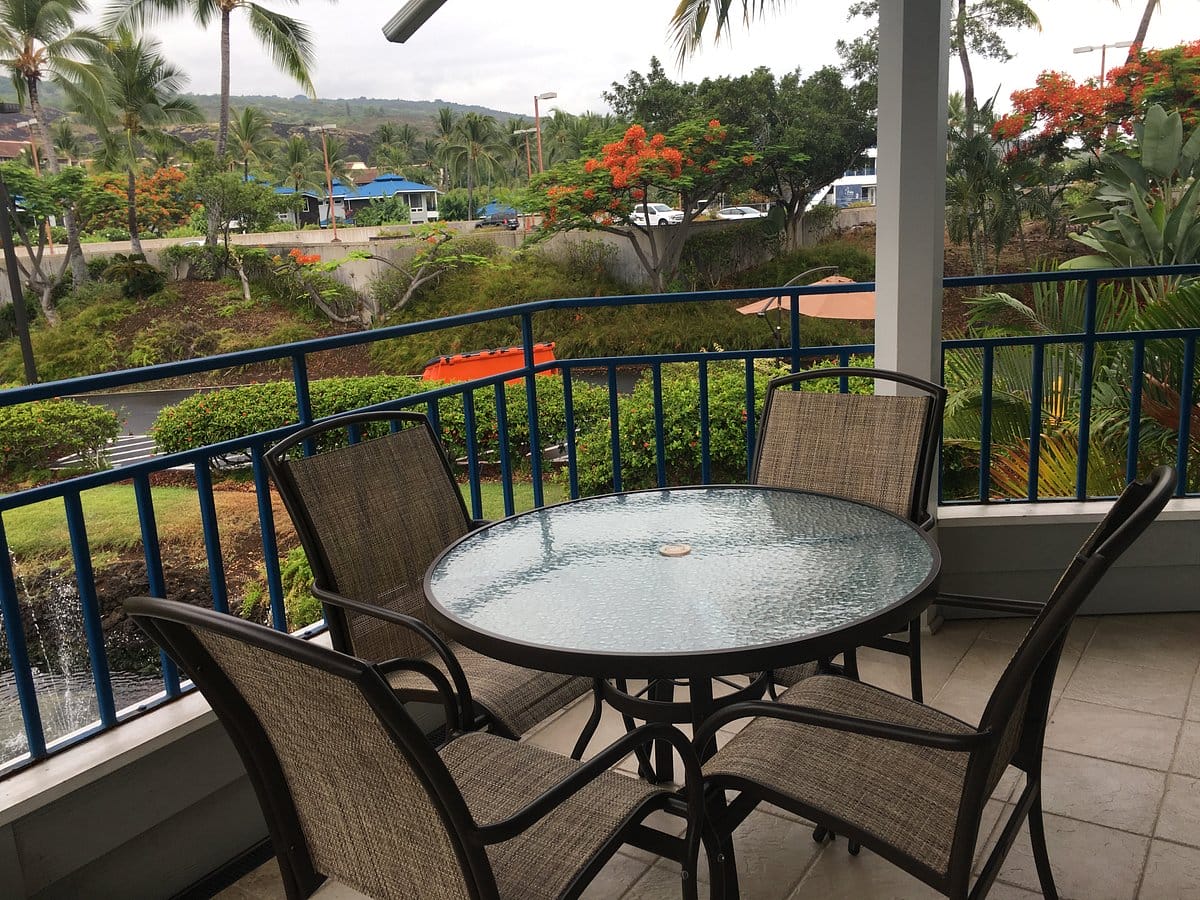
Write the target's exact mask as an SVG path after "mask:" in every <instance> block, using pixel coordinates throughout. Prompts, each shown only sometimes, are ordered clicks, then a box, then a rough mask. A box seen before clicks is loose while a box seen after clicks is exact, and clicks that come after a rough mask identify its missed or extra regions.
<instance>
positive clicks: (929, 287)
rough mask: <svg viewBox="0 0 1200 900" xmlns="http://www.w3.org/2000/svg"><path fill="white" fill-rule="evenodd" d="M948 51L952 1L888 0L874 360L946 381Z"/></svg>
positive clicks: (883, 33) (882, 13) (882, 46)
mask: <svg viewBox="0 0 1200 900" xmlns="http://www.w3.org/2000/svg"><path fill="white" fill-rule="evenodd" d="M949 56H950V0H882V2H881V3H880V4H879V126H878V129H879V130H878V134H879V159H878V163H877V171H878V173H879V187H878V193H877V196H876V202H877V204H878V210H877V213H878V226H877V231H876V236H875V291H876V312H875V363H876V365H877V366H878V367H879V368H881V369H894V370H896V371H900V372H907V373H908V374H911V375H916V376H919V377H921V378H929V379H932V380H933V381H936V382H939V383H940V382H941V380H942V379H941V371H940V365H939V363H940V358H941V340H942V257H943V253H944V242H943V233H944V231H945V221H946V209H945V203H946V94H947V73H948V68H949ZM883 387H884V385H882V384H881V385H880V388H883Z"/></svg>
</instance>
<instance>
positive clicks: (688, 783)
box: [479, 722, 704, 846]
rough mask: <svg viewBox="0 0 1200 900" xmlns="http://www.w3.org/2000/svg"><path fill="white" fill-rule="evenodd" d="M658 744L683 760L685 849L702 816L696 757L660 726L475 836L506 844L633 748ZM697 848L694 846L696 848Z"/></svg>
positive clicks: (603, 754)
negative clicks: (657, 742) (666, 745)
mask: <svg viewBox="0 0 1200 900" xmlns="http://www.w3.org/2000/svg"><path fill="white" fill-rule="evenodd" d="M656 740H662V741H667V742H668V743H670V744H671V745H672V746H673V747H674V748H675V749H676V750H678V751H679V755H680V757H682V759H683V770H684V781H683V785H684V787H683V790H684V795H685V798H686V801H687V810H688V822H689V824H690V825H692V827H691V828H690V829H689V832H690V833H689V846H690V844H691V842H692V841H693V840H694V841H697V842H698V841H699V839H700V827H699V826H700V817H701V816H702V815H703V812H704V792H703V786H702V784H701V774H702V773H701V771H700V757H699V756H697V755H696V749H695V747H694V746H693V745H692V742H691V741H689V740H688V738H687V735H685V734H684V733H683V732H682V731H680V730H679V729H678V728H675V727H674V726H673V725H667V724H665V723H662V722H651V723H649V724H646V725H642V726H640V727H638V728H635V729H633V731H630V732H628V733H627V734H625V735H624V736H623V737H621V738H619V739H618V740H616V741H614V742H613V743H611V744H609V745H608V746H607V747H605V748H604V749H603V750H601V751H600V752H599V753H597V754H596V755H595V756H593V757H592V758H591V759H590V760H588V761H587V762H586V763H584V764H583V765H582V766H580V767H579V768H578V769H576V770H575V771H574V772H572V773H571V774H570V775H568V776H567V777H566V778H564V779H563V780H562V781H560V782H559V783H558V784H556V785H554V787H552V788H550V789H549V790H547V791H546V792H545V793H543V794H542V795H541V796H540V797H538V798H537V799H536V800H534V801H532V802H531V803H529V804H527V805H526V806H524V807H522V808H521V809H519V810H518V811H517V812H515V813H513V814H512V815H511V816H509V817H508V818H507V819H501V820H500V821H499V822H493V823H491V824H490V825H481V826H480V828H479V834H480V836H481V837H482V838H483V842H484V843H485V844H494V843H498V842H500V841H507V840H509V839H510V838H512V837H515V836H516V835H518V834H520V833H521V832H522V831H524V830H525V829H527V828H529V827H530V826H531V825H533V824H535V823H536V822H537V821H538V820H539V819H541V818H543V817H544V816H545V815H546V814H547V813H549V812H552V811H553V810H554V809H555V807H557V806H559V805H561V804H562V803H563V801H565V800H566V799H567V798H568V797H570V796H571V795H572V794H574V793H576V792H577V791H578V790H579V789H580V788H582V787H583V786H584V785H586V784H588V783H589V782H591V781H594V780H595V779H596V778H597V777H598V776H600V775H601V774H603V773H604V772H607V771H608V770H609V769H610V768H612V766H613V765H615V764H616V763H617V762H619V761H620V760H621V759H624V758H625V757H626V756H628V755H629V754H630V753H632V752H633V751H634V750H635V749H636V748H638V747H640V746H642V745H643V744H648V743H649V742H650V741H656ZM697 846H698V844H697Z"/></svg>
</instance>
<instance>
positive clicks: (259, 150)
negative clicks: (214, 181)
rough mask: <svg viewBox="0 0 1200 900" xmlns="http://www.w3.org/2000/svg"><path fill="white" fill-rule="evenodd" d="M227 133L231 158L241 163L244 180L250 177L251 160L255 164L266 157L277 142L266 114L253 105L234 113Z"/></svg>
mask: <svg viewBox="0 0 1200 900" xmlns="http://www.w3.org/2000/svg"><path fill="white" fill-rule="evenodd" d="M229 135H230V138H231V144H232V146H233V159H234V161H236V162H240V163H241V164H242V178H244V179H246V180H249V178H250V162H251V160H253V161H254V162H255V163H256V164H257V163H261V162H263V161H264V160H266V159H268V158H269V157H270V156H271V154H272V153H273V152H274V150H275V147H276V145H278V143H279V139H278V138H277V137H275V132H273V131H272V130H271V120H270V119H269V118H268V117H267V114H266V113H264V112H263V111H262V110H261V109H256V108H255V107H253V106H247V107H246V108H245V109H243V110H242V111H241V112H240V113H235V114H234V116H233V121H232V122H230V125H229Z"/></svg>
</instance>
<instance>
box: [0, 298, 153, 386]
mask: <svg viewBox="0 0 1200 900" xmlns="http://www.w3.org/2000/svg"><path fill="white" fill-rule="evenodd" d="M135 309H136V307H135V305H134V301H132V300H126V299H124V298H122V297H121V296H120V291H119V290H117V289H116V288H115V287H114V286H113V285H110V284H96V285H87V286H86V287H85V288H83V289H82V290H80V291H78V292H77V293H76V294H75V295H73V296H72V297H71V298H68V299H67V300H66V301H64V303H63V304H62V306H61V307H60V311H61V312H62V314H63V321H62V323H61V324H60V325H58V326H57V327H56V328H35V329H33V331H32V332H31V333H30V336H29V337H30V340H31V342H32V344H33V356H34V359H35V360H36V361H37V367H38V375H39V377H40V378H41V379H42V380H43V381H57V380H58V379H60V378H74V377H77V376H80V375H90V374H92V373H95V372H106V371H109V370H112V369H116V368H119V367H120V365H121V364H122V360H121V358H120V354H119V353H118V352H117V341H116V337H115V336H114V335H113V334H112V333H111V331H110V328H111V327H112V326H113V325H114V324H116V323H117V322H119V321H120V320H122V319H124V318H125V317H126V316H128V315H130V314H131V313H133V312H134V311H135ZM23 371H24V369H23V367H22V364H21V351H20V348H19V347H18V346H17V342H16V341H11V342H9V343H8V344H7V345H6V346H5V347H4V348H3V350H2V351H0V381H13V382H16V381H22V380H23V375H22V373H23Z"/></svg>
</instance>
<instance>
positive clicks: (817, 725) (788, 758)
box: [696, 466, 1175, 900]
mask: <svg viewBox="0 0 1200 900" xmlns="http://www.w3.org/2000/svg"><path fill="white" fill-rule="evenodd" d="M1174 486H1175V472H1174V470H1172V469H1171V468H1169V467H1166V466H1164V467H1161V468H1159V469H1156V470H1155V471H1154V472H1153V473H1152V474H1151V475H1150V477H1149V478H1148V479H1147V480H1146V481H1143V482H1134V483H1133V484H1131V485H1129V487H1128V488H1126V489H1125V492H1124V493H1123V494H1122V495H1121V496H1120V497H1119V498H1118V500H1117V502H1116V503H1115V504H1114V505H1113V508H1112V510H1111V511H1110V512H1109V513H1108V515H1107V516H1105V518H1104V520H1103V521H1102V522H1101V523H1100V525H1099V526H1098V527H1097V528H1096V530H1095V531H1094V532H1093V533H1092V535H1091V536H1090V537H1089V538H1088V539H1087V541H1085V542H1084V544H1083V546H1082V548H1081V549H1080V550H1079V552H1078V553H1077V554H1076V556H1075V557H1074V559H1072V560H1071V562H1070V564H1069V565H1068V566H1067V568H1066V571H1065V572H1064V573H1063V575H1062V577H1061V578H1060V579H1059V581H1058V584H1057V585H1056V586H1055V587H1054V590H1053V591H1052V592H1051V594H1050V598H1049V599H1048V600H1047V601H1046V602H1045V603H1044V604H1043V603H1038V602H1036V601H1024V600H1003V599H998V598H987V597H968V596H965V595H946V596H945V597H944V598H943V599H942V600H940V601H939V602H941V603H943V604H944V605H949V606H959V607H963V608H970V609H978V610H982V611H985V612H990V613H1017V614H1021V615H1033V616H1035V619H1034V621H1033V624H1032V625H1031V626H1030V629H1029V632H1028V633H1027V634H1026V635H1025V638H1024V640H1023V641H1022V642H1021V645H1020V646H1019V647H1018V648H1017V651H1016V653H1015V654H1014V655H1013V657H1012V659H1011V661H1010V662H1009V664H1008V667H1007V668H1006V669H1005V670H1004V673H1003V674H1002V675H1001V676H1000V680H999V681H998V682H997V684H996V686H995V688H994V690H993V691H992V695H991V698H990V699H989V701H988V703H987V706H986V708H985V709H984V712H983V715H982V717H981V718H980V721H979V725H978V727H975V726H972V725H969V724H967V723H966V722H963V721H961V720H959V719H956V718H954V717H952V716H949V715H947V714H946V713H943V712H940V711H938V710H936V709H932V708H930V707H928V706H924V705H922V704H920V703H917V702H915V701H912V700H909V699H907V698H904V697H900V696H898V695H896V694H892V693H889V692H888V691H884V690H882V689H880V688H876V687H872V686H870V685H867V684H863V683H861V682H858V681H855V680H852V679H849V678H840V677H837V676H828V675H819V676H815V677H813V678H808V679H806V680H804V681H802V682H800V683H799V684H797V685H796V686H795V687H793V688H791V689H790V690H788V691H787V692H786V693H785V694H783V696H782V697H780V698H779V700H778V701H777V702H774V703H764V702H754V703H743V704H737V705H734V706H730V707H728V708H726V709H724V710H722V711H720V712H718V713H716V714H714V715H713V716H712V717H711V718H710V719H709V720H708V721H706V722H705V723H704V724H703V725H702V726H701V728H700V729H699V730H698V731H697V734H696V746H698V747H703V746H705V744H706V743H707V742H708V741H709V740H711V739H712V738H713V736H714V735H715V734H716V732H717V730H718V729H719V728H722V727H724V726H725V725H727V724H729V723H730V722H732V721H734V720H735V719H740V718H744V717H748V716H757V717H758V718H756V719H754V721H752V722H750V723H748V724H747V725H746V726H745V727H744V728H743V729H742V730H741V731H740V732H738V734H737V735H735V736H734V737H733V738H731V739H730V741H729V743H728V744H726V745H725V746H724V747H723V748H721V749H720V750H719V751H718V752H717V753H716V755H714V756H713V757H712V758H711V759H710V760H709V761H708V762H707V763H706V764H705V766H704V773H705V783H706V785H705V786H706V789H712V790H717V789H726V790H734V791H739V792H740V793H739V795H738V796H737V797H736V799H734V800H733V801H732V803H731V804H730V806H729V808H728V810H727V812H725V813H724V814H723V815H721V817H720V819H719V820H718V821H716V822H714V823H713V824H714V827H715V828H716V830H717V832H718V834H720V835H721V840H722V842H723V843H725V844H727V845H728V843H729V841H730V840H731V833H732V830H733V829H734V828H736V826H737V824H738V823H740V822H741V820H742V819H743V818H744V817H745V816H746V815H747V814H748V813H749V812H750V810H751V809H753V808H754V806H755V805H757V804H758V803H759V802H761V801H764V800H765V801H767V802H769V803H772V804H774V805H776V806H781V807H783V808H785V809H788V810H791V811H792V812H795V813H797V814H799V815H802V816H804V817H806V818H808V819H811V820H813V821H815V822H817V823H818V827H819V830H825V829H828V830H829V831H836V832H837V833H839V834H845V835H847V837H848V838H849V839H850V841H851V842H857V843H861V844H862V845H864V846H866V847H869V848H871V849H873V850H875V851H876V852H877V853H878V854H879V855H880V856H882V857H884V858H885V859H888V860H890V861H891V862H893V863H895V864H896V865H898V866H900V867H901V868H902V869H904V870H905V871H907V872H909V873H911V874H912V875H914V876H916V877H917V878H919V879H920V880H922V881H924V882H925V883H926V884H929V885H931V886H932V887H934V888H935V889H937V890H939V891H941V892H942V893H944V894H946V895H948V896H950V897H953V898H967V897H970V898H971V900H976V898H980V897H983V896H985V895H986V894H987V892H988V890H989V889H990V888H991V885H992V882H993V880H994V879H995V877H996V874H997V872H998V871H999V869H1000V866H1001V864H1002V863H1003V861H1004V858H1005V856H1006V855H1007V853H1008V849H1009V847H1010V846H1011V845H1012V842H1013V839H1014V838H1015V837H1016V836H1017V833H1018V831H1019V830H1020V828H1021V825H1022V823H1023V822H1024V820H1025V819H1028V820H1029V836H1030V840H1031V842H1032V844H1033V857H1034V861H1035V863H1036V866H1037V872H1038V878H1039V880H1040V882H1041V888H1042V893H1043V895H1044V896H1046V897H1051V898H1053V897H1055V896H1057V894H1056V892H1055V887H1054V877H1053V874H1052V872H1051V869H1050V859H1049V856H1048V854H1047V851H1046V838H1045V829H1044V825H1043V822H1042V806H1041V803H1042V801H1041V766H1042V744H1043V738H1044V736H1045V731H1046V718H1047V714H1048V711H1049V705H1050V691H1051V688H1052V686H1053V684H1054V674H1055V670H1056V669H1057V668H1058V660H1059V656H1060V655H1061V653H1062V648H1063V643H1064V641H1065V640H1066V636H1067V632H1068V630H1069V628H1070V626H1071V622H1072V620H1073V619H1074V617H1075V614H1076V612H1077V611H1078V610H1079V607H1080V605H1081V604H1082V603H1083V602H1084V600H1085V599H1087V596H1088V594H1089V593H1090V592H1091V591H1092V589H1093V588H1094V587H1095V585H1096V584H1097V582H1098V581H1099V580H1100V579H1101V577H1102V576H1103V575H1104V574H1105V572H1107V571H1108V568H1109V567H1110V566H1111V565H1112V564H1113V562H1114V561H1116V559H1117V558H1118V557H1120V555H1121V554H1122V553H1124V552H1125V550H1126V549H1128V547H1129V546H1130V545H1131V544H1132V543H1133V542H1134V541H1135V540H1136V539H1137V538H1138V536H1139V535H1141V534H1142V532H1143V531H1145V530H1146V527H1147V526H1148V525H1149V524H1150V523H1151V522H1152V521H1153V520H1154V518H1155V517H1156V516H1157V515H1158V514H1159V512H1161V511H1162V508H1163V507H1164V506H1165V505H1166V503H1167V500H1168V499H1169V498H1170V496H1171V492H1172V491H1173V489H1174ZM1010 765H1011V766H1014V767H1016V768H1017V769H1018V770H1020V771H1022V772H1024V773H1025V787H1024V789H1023V790H1022V791H1021V793H1020V795H1019V796H1018V797H1017V799H1016V800H1015V801H1014V806H1015V809H1014V811H1013V813H1012V815H1011V817H1010V818H1009V819H1008V821H1007V822H1006V824H1005V825H1004V828H1003V830H1002V831H1001V833H1000V836H999V838H998V839H997V841H996V845H995V849H993V850H992V852H991V854H990V855H989V857H988V859H987V861H986V863H985V864H984V866H983V868H982V871H981V872H980V874H979V876H978V879H977V880H976V882H975V884H974V886H973V887H972V886H971V864H972V858H973V856H974V853H975V846H976V840H977V837H978V832H979V822H980V816H981V814H982V812H983V807H984V804H985V803H986V802H987V800H988V798H989V797H991V795H992V792H993V790H994V789H995V787H996V784H997V782H998V781H999V780H1000V777H1001V775H1003V774H1004V772H1005V770H1006V768H1007V767H1008V766H1010ZM724 852H725V853H726V854H727V855H729V858H728V859H727V861H726V864H727V865H732V856H731V855H730V854H731V853H732V850H731V849H730V848H729V847H726V849H725V850H724ZM726 877H727V878H728V877H731V876H730V875H729V874H728V873H727V874H726Z"/></svg>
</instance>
